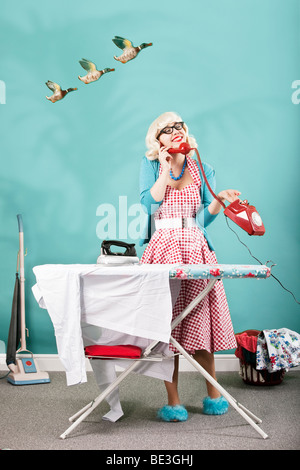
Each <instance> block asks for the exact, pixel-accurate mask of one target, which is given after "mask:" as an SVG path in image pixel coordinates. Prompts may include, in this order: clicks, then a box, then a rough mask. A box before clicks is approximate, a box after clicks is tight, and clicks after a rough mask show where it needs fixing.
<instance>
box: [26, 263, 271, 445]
mask: <svg viewBox="0 0 300 470" xmlns="http://www.w3.org/2000/svg"><path fill="white" fill-rule="evenodd" d="M163 267H164V269H167V270H168V275H169V279H171V280H172V279H207V280H208V283H207V286H206V287H205V288H204V289H203V291H202V292H201V293H200V294H199V295H198V296H197V297H196V298H195V299H194V300H193V301H192V302H191V303H190V304H189V305H188V307H187V308H186V309H184V310H183V312H182V313H181V314H180V315H179V316H178V317H177V318H176V319H175V320H174V321H173V322H172V324H171V330H173V329H174V328H175V327H176V326H177V325H178V324H179V323H180V322H181V321H182V320H183V319H184V318H185V317H186V316H187V315H188V314H189V313H190V312H191V311H192V309H193V308H194V307H195V306H196V305H197V304H198V303H199V302H201V301H202V300H203V299H204V298H205V297H206V295H208V293H209V292H210V291H211V289H212V288H213V286H214V285H215V283H216V282H217V281H218V280H220V279H247V278H248V279H266V278H268V277H269V276H270V274H271V270H270V268H269V267H267V266H264V265H229V264H218V265H163ZM104 269H107V268H105V267H103V268H102V267H97V270H96V273H95V272H94V274H97V272H102V273H103V272H104V271H103V270H104ZM113 269H120V270H122V267H114V268H113ZM134 269H135V270H137V272H138V270H139V265H137V266H135V267H134ZM99 270H100V271H99ZM101 270H102V271H101ZM34 271H35V269H34ZM87 271H89V270H87ZM35 274H36V276H37V274H38V273H37V272H35ZM37 280H38V276H37ZM74 294H75V293H74ZM35 297H36V299H37V300H38V297H37V295H35ZM159 342H160V341H159V340H158V339H155V340H154V341H152V342H151V343H150V344H149V346H148V347H146V349H145V350H144V352H143V359H144V360H147V358H148V357H149V355H150V354H151V352H152V351H153V350H154V348H155V347H156V346H157V345H158V344H159ZM170 342H171V343H172V344H173V345H174V346H175V347H176V349H177V350H178V351H179V352H180V353H181V354H182V355H183V356H184V357H185V358H186V359H187V360H188V362H189V363H190V364H191V365H192V366H193V367H195V369H196V370H197V371H198V372H200V373H201V374H202V375H203V376H204V378H205V379H206V380H208V381H209V382H210V383H211V384H212V385H213V386H214V387H215V388H216V389H217V390H218V391H219V392H220V394H221V395H222V396H224V397H225V398H226V399H227V401H228V402H229V403H230V404H231V406H232V407H233V408H234V409H235V410H236V411H237V412H238V413H239V414H240V415H241V416H242V417H243V418H244V419H245V420H246V421H247V422H248V423H249V424H250V425H251V426H252V427H253V428H254V429H255V430H256V431H257V432H258V433H259V434H260V436H261V437H262V438H263V439H266V438H267V437H268V436H267V434H266V433H265V432H264V431H263V430H262V429H261V428H260V427H259V426H258V424H260V423H261V422H262V421H261V419H259V418H258V417H257V416H255V415H254V414H253V413H252V412H251V411H249V410H248V409H247V408H245V407H244V406H243V405H242V404H240V403H239V402H238V401H237V400H236V399H235V398H233V397H232V396H231V395H230V394H229V393H228V392H227V391H226V390H225V389H224V388H223V387H222V386H221V385H220V384H219V383H218V382H217V381H216V380H214V379H213V377H211V376H210V374H208V373H207V372H206V370H205V369H204V368H203V367H202V366H200V365H199V364H198V362H197V361H195V360H194V359H193V357H192V356H190V355H189V354H188V353H187V352H186V351H185V350H184V348H183V347H182V346H181V345H180V344H179V343H178V342H177V341H176V340H175V339H174V338H173V337H172V335H171V336H170ZM138 364H139V360H132V363H131V365H130V366H129V367H127V368H126V369H125V370H124V371H123V372H122V373H121V374H120V375H119V376H118V377H117V378H116V379H115V380H114V381H113V382H112V383H111V384H110V385H109V386H108V387H107V388H106V389H105V390H104V392H102V393H100V395H99V396H98V397H97V398H96V399H95V400H93V401H92V402H90V403H89V404H87V405H86V406H85V407H84V408H82V409H81V410H79V411H78V412H77V413H76V414H75V415H73V416H72V417H70V418H69V421H70V422H72V423H73V424H72V425H71V426H70V427H69V428H68V429H67V430H66V431H65V432H64V433H63V434H61V436H60V438H61V439H65V438H66V437H67V436H68V435H69V434H70V433H71V432H72V431H73V430H74V429H75V428H76V427H77V426H78V425H79V424H80V423H81V422H82V421H83V420H84V419H85V418H86V417H87V416H88V415H89V414H90V413H91V412H92V411H93V410H94V409H95V408H96V407H97V406H98V405H99V404H100V403H101V402H102V401H103V400H104V399H105V398H106V397H107V396H108V395H109V394H110V393H111V392H112V391H113V390H114V389H115V388H116V387H118V385H119V384H120V383H121V382H122V381H123V380H124V378H125V377H126V376H127V375H128V374H130V373H131V372H132V371H134V369H135V368H136V367H137V365H138Z"/></svg>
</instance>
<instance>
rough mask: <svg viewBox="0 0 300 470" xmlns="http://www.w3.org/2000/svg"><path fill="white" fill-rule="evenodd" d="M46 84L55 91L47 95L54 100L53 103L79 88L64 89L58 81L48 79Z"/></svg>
mask: <svg viewBox="0 0 300 470" xmlns="http://www.w3.org/2000/svg"><path fill="white" fill-rule="evenodd" d="M46 85H47V87H48V88H49V89H50V90H51V91H53V95H52V96H46V98H47V100H49V101H52V103H55V102H56V101H59V100H62V99H63V98H64V97H65V96H66V95H67V94H68V93H70V91H75V90H77V88H68V89H67V90H62V89H61V87H60V86H59V85H58V84H57V83H54V82H51V80H48V81H47V82H46Z"/></svg>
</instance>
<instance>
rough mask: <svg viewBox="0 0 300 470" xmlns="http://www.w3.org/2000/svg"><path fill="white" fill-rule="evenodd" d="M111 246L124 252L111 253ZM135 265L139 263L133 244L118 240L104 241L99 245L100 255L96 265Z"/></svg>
mask: <svg viewBox="0 0 300 470" xmlns="http://www.w3.org/2000/svg"><path fill="white" fill-rule="evenodd" d="M112 246H117V247H121V248H125V251H124V250H123V252H115V251H112V250H111V247H112ZM137 263H139V258H138V257H137V254H136V250H135V244H134V243H126V242H121V241H119V240H104V241H103V242H102V243H101V254H100V256H99V257H98V259H97V264H106V265H120V264H137Z"/></svg>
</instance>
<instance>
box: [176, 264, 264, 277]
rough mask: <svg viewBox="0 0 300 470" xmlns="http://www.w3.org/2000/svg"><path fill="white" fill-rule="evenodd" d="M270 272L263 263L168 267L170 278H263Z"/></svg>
mask: <svg viewBox="0 0 300 470" xmlns="http://www.w3.org/2000/svg"><path fill="white" fill-rule="evenodd" d="M270 274H271V269H270V268H268V267H267V266H264V265H261V266H259V265H236V264H215V265H212V264H210V265H207V264H195V265H180V266H179V265H176V266H174V267H173V268H170V271H169V276H170V278H171V279H174V278H179V279H214V278H218V279H236V278H251V277H252V278H256V279H265V278H267V277H269V276H270Z"/></svg>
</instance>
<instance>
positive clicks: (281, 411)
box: [0, 370, 300, 451]
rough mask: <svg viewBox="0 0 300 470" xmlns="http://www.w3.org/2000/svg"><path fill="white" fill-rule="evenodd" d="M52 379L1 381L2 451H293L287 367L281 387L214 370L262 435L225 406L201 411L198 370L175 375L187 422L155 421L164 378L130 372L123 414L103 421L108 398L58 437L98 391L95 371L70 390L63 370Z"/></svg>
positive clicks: (294, 426) (294, 380)
mask: <svg viewBox="0 0 300 470" xmlns="http://www.w3.org/2000/svg"><path fill="white" fill-rule="evenodd" d="M50 379H51V383H49V384H42V385H26V386H14V385H11V384H9V383H8V382H7V380H6V379H2V380H0V397H1V411H0V449H4V448H6V449H12V450H116V451H117V450H144V449H148V450H149V449H150V450H161V451H166V450H182V451H183V450H197V449H198V450H298V449H299V447H300V445H299V444H300V438H299V429H300V425H299V409H300V406H299V381H300V374H299V372H298V371H297V370H294V371H293V370H292V371H290V372H288V373H287V374H286V375H285V378H284V380H283V382H282V383H281V384H280V385H277V386H272V387H270V386H269V387H257V386H249V385H246V384H244V383H243V381H242V380H241V378H240V377H239V374H238V373H237V372H221V373H218V380H219V382H220V383H221V384H222V385H223V386H224V388H225V389H226V390H227V391H228V392H229V393H230V394H231V395H232V396H233V397H234V398H235V399H236V400H238V401H239V402H240V403H242V404H243V405H244V406H246V407H247V408H248V409H249V410H250V411H252V412H253V413H254V414H256V416H258V417H259V418H261V419H262V424H261V425H260V427H261V428H262V429H263V430H264V431H265V432H266V433H267V434H268V436H269V437H268V439H263V438H262V437H261V436H260V435H259V434H258V433H257V432H256V431H255V430H254V429H253V428H252V427H251V426H250V425H249V424H247V423H246V421H245V420H244V419H243V418H242V417H241V416H240V415H239V414H238V413H237V412H236V410H234V409H233V408H232V407H230V410H229V412H228V413H227V414H226V415H223V416H206V415H203V414H202V399H203V398H204V397H205V395H206V386H205V382H204V379H203V378H202V377H201V375H200V374H198V373H197V372H182V373H181V374H180V395H181V399H182V402H183V404H185V405H186V408H187V410H188V412H189V419H188V421H186V422H184V423H164V422H160V421H158V420H157V418H156V411H157V409H158V407H160V406H162V405H164V404H165V399H166V394H165V388H164V384H163V382H161V381H160V380H156V379H151V378H148V377H144V376H139V375H135V374H131V375H130V376H128V377H127V378H126V379H125V380H124V381H123V382H122V384H121V386H120V395H121V401H122V406H123V410H124V416H123V417H122V418H121V419H120V420H119V421H118V422H116V423H111V422H108V421H104V420H102V419H101V417H102V415H103V414H104V413H105V412H106V411H107V410H108V407H107V404H106V403H101V404H100V405H99V407H98V408H97V409H96V410H94V411H93V413H92V414H91V415H90V416H88V418H87V419H86V420H85V421H84V422H82V423H81V424H80V425H79V427H77V428H76V429H75V430H74V431H73V432H72V433H71V434H70V435H69V437H67V438H66V439H65V440H62V439H60V438H59V436H60V435H61V434H62V432H64V431H65V430H66V429H67V428H68V427H69V426H70V423H69V421H68V418H69V417H70V416H72V415H73V414H74V413H75V412H77V411H78V410H79V409H81V408H82V407H83V406H84V405H85V404H87V403H88V402H90V401H91V400H92V399H94V398H95V397H96V396H97V395H98V389H97V385H96V383H95V380H94V376H93V374H92V373H88V382H87V383H85V384H81V385H76V386H72V387H67V385H66V380H65V374H64V373H63V372H52V373H50Z"/></svg>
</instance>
